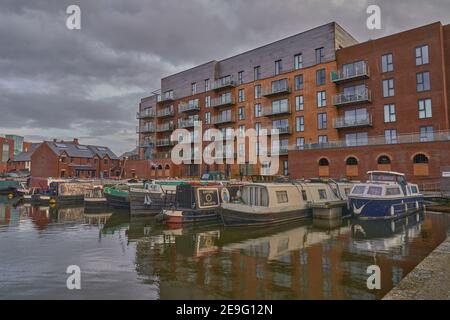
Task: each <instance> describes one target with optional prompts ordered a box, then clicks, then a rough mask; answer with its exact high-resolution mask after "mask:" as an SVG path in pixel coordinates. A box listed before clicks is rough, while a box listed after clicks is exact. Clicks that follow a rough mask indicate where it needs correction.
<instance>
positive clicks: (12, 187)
mask: <svg viewBox="0 0 450 320" xmlns="http://www.w3.org/2000/svg"><path fill="white" fill-rule="evenodd" d="M19 188H20V183H19V181H16V180H0V194H3V195H10V194H11V195H15V194H16V191H17V189H19Z"/></svg>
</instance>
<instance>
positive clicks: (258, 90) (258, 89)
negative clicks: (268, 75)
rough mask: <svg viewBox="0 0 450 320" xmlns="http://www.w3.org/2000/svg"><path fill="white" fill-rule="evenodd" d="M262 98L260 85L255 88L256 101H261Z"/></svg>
mask: <svg viewBox="0 0 450 320" xmlns="http://www.w3.org/2000/svg"><path fill="white" fill-rule="evenodd" d="M261 97H262V91H261V85H260V84H258V85H256V86H255V99H261Z"/></svg>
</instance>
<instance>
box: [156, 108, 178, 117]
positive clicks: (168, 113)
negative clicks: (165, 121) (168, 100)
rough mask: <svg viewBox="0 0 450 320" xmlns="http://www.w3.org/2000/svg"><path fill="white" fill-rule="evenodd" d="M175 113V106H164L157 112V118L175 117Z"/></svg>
mask: <svg viewBox="0 0 450 320" xmlns="http://www.w3.org/2000/svg"><path fill="white" fill-rule="evenodd" d="M173 115H174V111H173V107H169V108H164V109H162V110H159V111H158V112H157V113H156V117H157V118H166V117H173Z"/></svg>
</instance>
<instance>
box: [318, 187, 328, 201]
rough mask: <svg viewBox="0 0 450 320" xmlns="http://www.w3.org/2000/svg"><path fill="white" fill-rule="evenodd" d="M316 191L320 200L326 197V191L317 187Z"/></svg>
mask: <svg viewBox="0 0 450 320" xmlns="http://www.w3.org/2000/svg"><path fill="white" fill-rule="evenodd" d="M318 192H319V198H320V199H321V200H323V199H326V198H327V192H326V191H325V190H324V189H319V190H318Z"/></svg>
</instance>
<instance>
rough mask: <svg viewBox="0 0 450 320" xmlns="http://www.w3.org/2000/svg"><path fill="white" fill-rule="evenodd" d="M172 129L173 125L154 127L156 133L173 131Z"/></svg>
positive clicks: (164, 124) (166, 124)
mask: <svg viewBox="0 0 450 320" xmlns="http://www.w3.org/2000/svg"><path fill="white" fill-rule="evenodd" d="M174 129H175V126H174V125H173V123H163V124H159V125H157V126H156V132H164V131H173V130H174Z"/></svg>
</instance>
